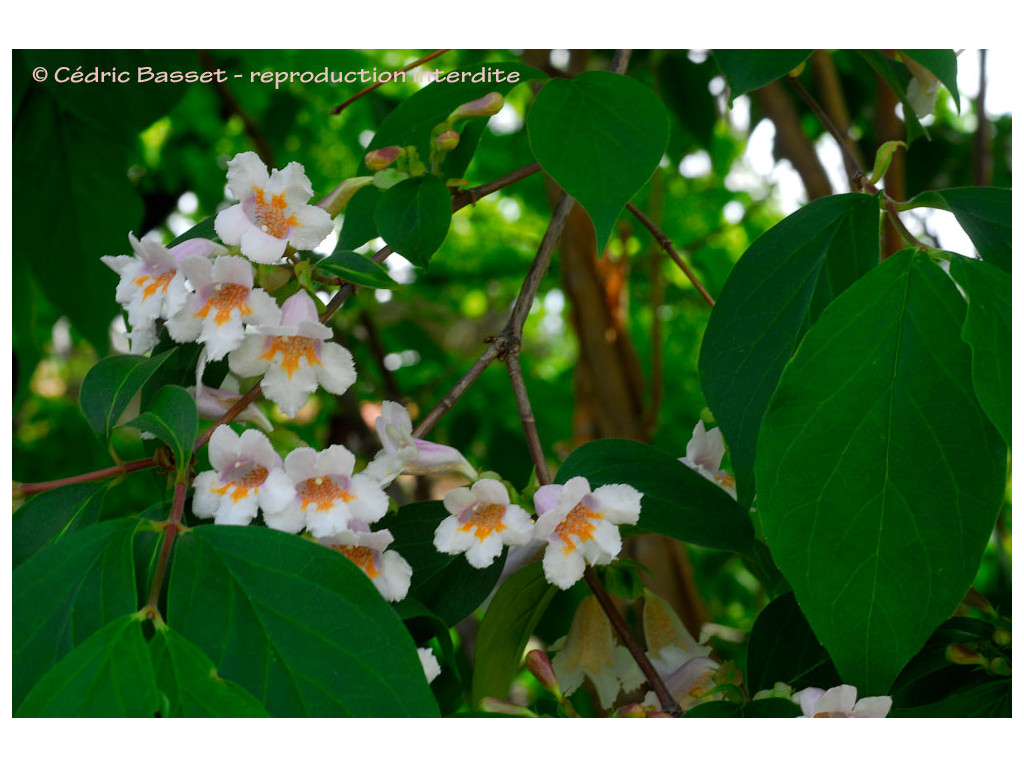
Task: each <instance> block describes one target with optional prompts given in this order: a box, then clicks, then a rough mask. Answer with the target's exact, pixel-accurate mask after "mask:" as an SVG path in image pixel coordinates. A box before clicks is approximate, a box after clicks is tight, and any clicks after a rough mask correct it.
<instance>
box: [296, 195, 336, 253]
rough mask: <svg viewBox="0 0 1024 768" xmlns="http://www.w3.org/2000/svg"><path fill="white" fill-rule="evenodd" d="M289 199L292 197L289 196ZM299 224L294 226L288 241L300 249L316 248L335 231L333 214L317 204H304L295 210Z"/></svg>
mask: <svg viewBox="0 0 1024 768" xmlns="http://www.w3.org/2000/svg"><path fill="white" fill-rule="evenodd" d="M288 199H289V200H290V199H291V198H288ZM293 215H294V216H295V218H296V219H297V220H298V222H299V223H298V225H296V226H294V227H292V231H291V232H290V233H289V234H288V242H289V243H291V245H292V247H293V248H295V249H296V250H298V251H308V250H311V249H313V248H316V247H317V246H318V245H320V243H322V242H323V241H324V239H325V238H326V237H327V236H328V235H329V234H331V232H332V231H334V222H333V221H332V220H331V215H330V214H329V213H327V211H325V210H324V209H323V208H318V207H317V206H315V205H303V206H300V207H298V208H296V209H294V211H293Z"/></svg>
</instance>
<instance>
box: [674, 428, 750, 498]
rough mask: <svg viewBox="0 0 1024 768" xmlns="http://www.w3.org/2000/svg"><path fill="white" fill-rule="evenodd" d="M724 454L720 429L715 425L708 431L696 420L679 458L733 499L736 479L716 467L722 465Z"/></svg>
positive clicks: (723, 443) (723, 441)
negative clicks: (682, 453) (684, 449)
mask: <svg viewBox="0 0 1024 768" xmlns="http://www.w3.org/2000/svg"><path fill="white" fill-rule="evenodd" d="M724 456H725V440H723V439H722V430H720V429H719V428H718V427H715V428H714V429H712V430H710V431H709V430H707V429H706V428H705V427H704V422H703V421H698V422H697V426H695V427H694V428H693V437H691V438H690V442H688V443H687V444H686V455H685V456H683V457H682V458H681V459H679V460H680V461H681V462H683V464H685V465H686V466H688V467H689V468H690V469H692V470H694V471H695V472H699V473H700V474H701V475H702V476H704V477H705V478H707V479H708V480H710V481H711V482H713V483H715V484H716V485H718V486H719V487H720V488H722V489H723V490H724V491H725V492H726V493H728V494H729V495H730V496H732V497H733V498H734V499H735V498H736V479H735V478H734V477H733V476H732V475H730V474H728V473H727V472H720V471H719V469H718V468H719V467H720V466H722V457H724Z"/></svg>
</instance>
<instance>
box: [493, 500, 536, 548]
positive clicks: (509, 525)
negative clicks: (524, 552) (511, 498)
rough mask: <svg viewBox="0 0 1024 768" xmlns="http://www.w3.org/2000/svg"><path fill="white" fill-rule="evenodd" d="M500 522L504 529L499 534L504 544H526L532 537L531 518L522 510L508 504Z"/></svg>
mask: <svg viewBox="0 0 1024 768" xmlns="http://www.w3.org/2000/svg"><path fill="white" fill-rule="evenodd" d="M502 521H503V522H504V523H505V526H506V527H505V530H504V531H502V532H501V540H502V541H504V542H505V543H506V544H510V545H512V544H519V545H522V544H527V543H529V541H530V539H531V538H532V537H533V518H531V517H530V516H529V515H528V514H526V510H524V509H523V508H521V507H517V506H516V505H515V504H510V505H509V506H508V507H506V509H505V516H504V517H503V518H502Z"/></svg>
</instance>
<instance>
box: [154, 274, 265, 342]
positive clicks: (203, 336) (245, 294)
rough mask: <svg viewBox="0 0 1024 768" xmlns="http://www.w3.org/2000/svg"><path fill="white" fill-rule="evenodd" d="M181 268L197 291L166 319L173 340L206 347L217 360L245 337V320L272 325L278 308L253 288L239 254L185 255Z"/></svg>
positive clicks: (249, 275) (248, 322) (250, 275)
mask: <svg viewBox="0 0 1024 768" xmlns="http://www.w3.org/2000/svg"><path fill="white" fill-rule="evenodd" d="M181 270H182V272H184V273H185V276H186V277H187V278H188V280H189V282H190V283H192V287H193V288H194V289H195V291H196V292H195V293H193V294H190V295H189V297H188V300H187V301H186V302H185V305H184V306H183V307H182V308H181V309H180V310H179V311H178V313H177V314H175V315H174V316H173V317H172V318H171V319H170V320H168V321H167V330H168V332H169V333H170V334H171V338H172V339H174V340H175V341H177V342H179V343H182V342H187V341H199V343H201V344H205V345H206V353H207V356H208V358H209V359H210V360H214V361H215V360H221V359H222V358H223V357H224V356H225V355H226V354H227V353H228V352H230V351H231V350H233V349H235V348H236V347H237V346H238V345H239V344H240V343H241V342H242V337H243V336H244V335H245V330H244V327H243V324H253V325H255V324H266V325H270V324H273V323H276V322H277V321H278V318H279V317H280V313H281V310H279V309H278V308H277V304H276V303H274V300H273V299H272V298H271V297H270V295H269V294H268V293H266V291H264V290H263V289H262V288H253V269H252V264H250V263H249V262H248V261H246V260H245V259H243V258H241V257H240V256H218V257H217V260H216V261H215V262H213V264H211V263H210V261H209V259H201V258H197V257H193V256H190V257H186V258H184V259H182V262H181Z"/></svg>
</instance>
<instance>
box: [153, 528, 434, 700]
mask: <svg viewBox="0 0 1024 768" xmlns="http://www.w3.org/2000/svg"><path fill="white" fill-rule="evenodd" d="M167 614H168V618H167V622H168V624H170V625H171V626H173V627H175V628H176V629H177V630H178V631H179V632H180V633H181V634H182V635H184V636H185V637H186V638H187V639H188V640H189V641H190V642H192V643H195V644H196V645H197V646H199V648H200V649H201V650H202V651H203V653H205V654H206V655H207V656H208V657H209V658H210V659H211V660H212V662H213V664H214V666H215V667H216V668H217V671H218V674H220V675H221V676H223V677H224V678H226V679H229V680H234V681H235V682H237V683H239V684H240V685H241V686H242V687H243V688H245V689H246V690H247V691H249V693H251V694H252V695H253V696H255V697H256V699H257V700H259V701H260V702H261V703H262V705H263V706H264V707H265V708H266V709H267V711H268V712H270V713H271V714H272V715H274V716H275V717H299V716H312V717H339V716H345V715H356V716H363V717H398V716H410V717H427V716H436V715H437V714H438V711H437V704H436V702H435V701H434V697H433V696H432V695H431V693H430V688H429V687H428V686H427V681H426V678H425V677H424V676H423V669H422V667H421V666H420V662H419V657H418V655H417V653H416V647H415V646H414V645H413V642H412V639H411V638H410V637H409V634H408V633H407V632H406V630H405V628H404V627H403V626H402V623H401V621H399V619H398V617H397V616H396V615H395V612H394V610H392V608H391V607H390V606H389V605H388V604H387V603H386V602H385V601H384V599H383V598H382V597H381V596H380V593H379V592H378V591H377V589H376V588H375V587H374V586H373V584H372V583H371V582H370V580H369V579H368V578H367V577H366V575H365V574H364V573H363V572H362V571H361V570H359V568H357V567H356V566H355V565H353V564H352V563H351V562H349V561H348V560H347V559H346V558H345V557H344V556H343V555H339V554H338V553H337V552H334V551H333V550H331V549H329V548H328V547H324V546H321V545H319V544H314V543H313V542H310V541H306V540H305V539H302V538H299V537H298V536H293V535H290V534H286V533H282V532H280V531H275V530H272V529H269V528H255V527H233V526H214V525H210V526H201V527H199V528H195V529H193V530H192V531H191V532H190V533H189V534H188V535H185V536H182V537H181V538H180V539H179V540H178V542H177V544H176V548H175V553H174V565H173V568H172V571H171V578H170V584H169V587H168V597H167Z"/></svg>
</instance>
